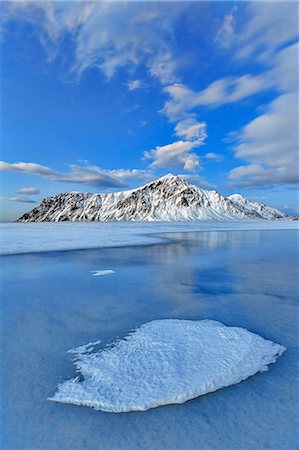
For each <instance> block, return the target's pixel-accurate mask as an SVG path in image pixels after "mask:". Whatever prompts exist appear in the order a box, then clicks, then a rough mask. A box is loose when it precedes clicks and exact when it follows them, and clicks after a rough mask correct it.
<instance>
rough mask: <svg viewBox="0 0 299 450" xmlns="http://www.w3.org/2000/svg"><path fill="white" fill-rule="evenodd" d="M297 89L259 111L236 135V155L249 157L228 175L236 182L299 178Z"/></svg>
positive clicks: (266, 182)
mask: <svg viewBox="0 0 299 450" xmlns="http://www.w3.org/2000/svg"><path fill="white" fill-rule="evenodd" d="M298 119H299V118H298V93H296V92H294V93H288V94H284V95H281V96H279V97H277V98H276V99H275V100H274V101H273V102H271V103H270V105H269V106H268V108H267V111H266V113H265V114H262V115H260V116H258V117H257V118H255V119H254V120H252V121H251V122H249V123H248V124H247V125H246V126H245V127H243V128H242V129H241V130H240V132H239V133H237V134H236V135H235V139H236V144H235V146H234V147H233V150H234V153H235V157H236V158H238V159H241V160H243V161H248V162H249V163H250V164H249V165H248V166H244V165H242V166H240V167H236V168H234V169H233V170H231V172H230V173H229V179H230V180H231V181H234V182H235V184H238V185H239V186H257V185H271V186H272V185H274V184H278V183H279V184H281V183H283V184H284V183H291V184H292V183H298V182H299V169H298V167H299V165H298V163H299V161H298Z"/></svg>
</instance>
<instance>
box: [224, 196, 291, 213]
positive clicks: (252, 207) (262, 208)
mask: <svg viewBox="0 0 299 450" xmlns="http://www.w3.org/2000/svg"><path fill="white" fill-rule="evenodd" d="M228 198H229V199H230V200H231V201H232V202H233V203H235V204H236V205H240V206H243V208H245V209H246V210H248V211H249V212H257V213H259V214H260V215H261V216H262V217H263V218H264V219H281V218H283V217H287V215H286V214H284V213H282V212H281V211H279V210H278V209H276V208H273V207H272V206H269V205H264V204H263V203H257V202H250V201H249V200H248V199H247V198H245V197H243V196H242V195H240V194H233V195H229V196H228Z"/></svg>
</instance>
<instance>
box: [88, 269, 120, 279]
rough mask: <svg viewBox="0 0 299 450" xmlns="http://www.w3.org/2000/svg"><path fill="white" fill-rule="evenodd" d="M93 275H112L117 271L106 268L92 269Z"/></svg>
mask: <svg viewBox="0 0 299 450" xmlns="http://www.w3.org/2000/svg"><path fill="white" fill-rule="evenodd" d="M90 272H91V274H92V276H93V277H102V276H103V275H111V274H112V273H115V272H114V270H110V269H106V270H91V271H90Z"/></svg>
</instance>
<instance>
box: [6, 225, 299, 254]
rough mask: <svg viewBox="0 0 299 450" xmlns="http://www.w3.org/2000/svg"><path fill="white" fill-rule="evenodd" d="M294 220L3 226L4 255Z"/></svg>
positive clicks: (155, 239) (134, 241) (261, 227)
mask: <svg viewBox="0 0 299 450" xmlns="http://www.w3.org/2000/svg"><path fill="white" fill-rule="evenodd" d="M298 226H299V223H297V222H295V221H290V220H277V221H273V220H256V221H255V220H250V221H246V220H239V221H237V220H236V221H234V220H226V221H222V222H221V221H217V220H215V221H213V220H209V221H200V222H190V221H189V222H108V223H107V222H83V223H82V222H59V223H49V222H42V223H38V222H36V223H2V224H0V236H1V242H0V254H2V255H13V254H18V253H31V252H45V251H57V250H78V249H87V248H105V247H124V246H128V245H134V246H137V245H147V244H157V243H162V242H165V239H163V238H162V237H161V236H159V235H158V234H161V233H178V232H195V231H234V230H235V231H236V230H243V231H245V230H288V229H298Z"/></svg>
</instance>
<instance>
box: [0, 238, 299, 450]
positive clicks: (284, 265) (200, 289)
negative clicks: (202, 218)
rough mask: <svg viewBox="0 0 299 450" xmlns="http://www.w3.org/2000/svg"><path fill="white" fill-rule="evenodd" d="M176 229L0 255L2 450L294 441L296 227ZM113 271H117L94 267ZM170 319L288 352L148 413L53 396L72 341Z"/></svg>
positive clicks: (67, 366) (110, 337)
mask: <svg viewBox="0 0 299 450" xmlns="http://www.w3.org/2000/svg"><path fill="white" fill-rule="evenodd" d="M168 237H171V239H172V240H171V241H169V243H168V244H163V245H160V244H157V245H152V246H147V247H126V248H121V249H117V248H115V249H98V250H80V251H79V250H78V251H66V252H48V253H36V254H26V255H17V256H5V257H2V268H1V271H2V276H3V283H2V296H1V297H2V304H1V313H2V322H1V334H2V335H1V343H2V353H3V354H2V361H3V365H2V367H4V368H5V370H4V371H3V372H2V375H1V383H2V385H1V397H2V399H1V400H2V405H3V407H2V417H1V419H2V420H1V430H0V431H1V435H2V448H4V449H19V448H20V449H21V448H22V449H25V448H26V449H42V448H47V449H74V448H78V449H79V448H80V449H95V448H100V449H138V448H142V449H150V448H153V449H200V448H202V449H203V448H204V449H208V448H211V449H249V448H250V449H261V448H262V449H264V448H271V449H272V448H273V449H274V448H277V449H278V448H279V449H295V448H296V446H297V438H298V436H297V435H296V425H297V421H298V403H297V402H298V395H297V390H298V383H297V375H298V372H297V370H298V366H297V363H296V357H297V355H298V350H297V344H298V329H297V328H298V307H297V299H298V282H297V280H298V273H296V272H297V262H298V261H297V255H298V232H297V231H295V230H288V231H285V230H278V231H230V232H201V233H177V234H172V235H171V236H170V235H169V236H168ZM109 269H110V270H113V271H115V272H116V273H115V274H110V275H106V276H92V273H91V271H93V270H109ZM163 318H180V319H192V320H200V319H214V320H218V321H220V322H222V323H224V324H226V325H231V326H241V327H244V328H247V329H249V330H250V331H253V332H254V333H257V334H259V335H261V336H263V337H265V338H267V339H270V340H272V341H274V342H277V343H279V344H282V345H284V346H285V347H287V351H286V352H285V353H284V354H283V356H282V357H281V358H279V360H278V361H277V362H276V363H275V364H274V365H272V366H271V367H270V370H269V371H268V372H266V373H263V374H259V375H256V376H255V377H252V378H250V379H248V380H246V381H244V382H242V383H240V384H238V385H235V386H231V387H229V388H226V389H223V390H220V391H217V392H215V393H212V394H208V395H206V396H203V397H200V398H198V399H195V400H192V401H189V402H187V403H185V404H183V405H170V406H164V407H161V408H157V409H152V410H149V411H147V412H144V413H126V414H109V413H103V412H99V411H94V410H92V409H90V408H85V407H78V406H72V405H63V404H55V403H52V402H49V401H47V400H46V398H47V397H49V396H52V395H53V394H54V392H55V390H56V387H57V384H58V383H59V382H61V381H63V380H65V379H68V378H71V377H73V376H74V367H73V364H72V362H71V355H69V354H67V353H66V352H67V350H69V349H70V348H73V347H75V346H79V345H82V344H86V343H88V342H90V341H96V340H98V339H100V340H101V341H102V342H103V345H104V344H105V343H108V342H111V341H114V340H115V339H116V338H117V337H123V336H125V335H126V334H127V333H128V332H129V331H130V330H132V329H133V328H135V327H136V326H140V325H141V324H143V323H144V322H147V321H150V320H154V319H163Z"/></svg>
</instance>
